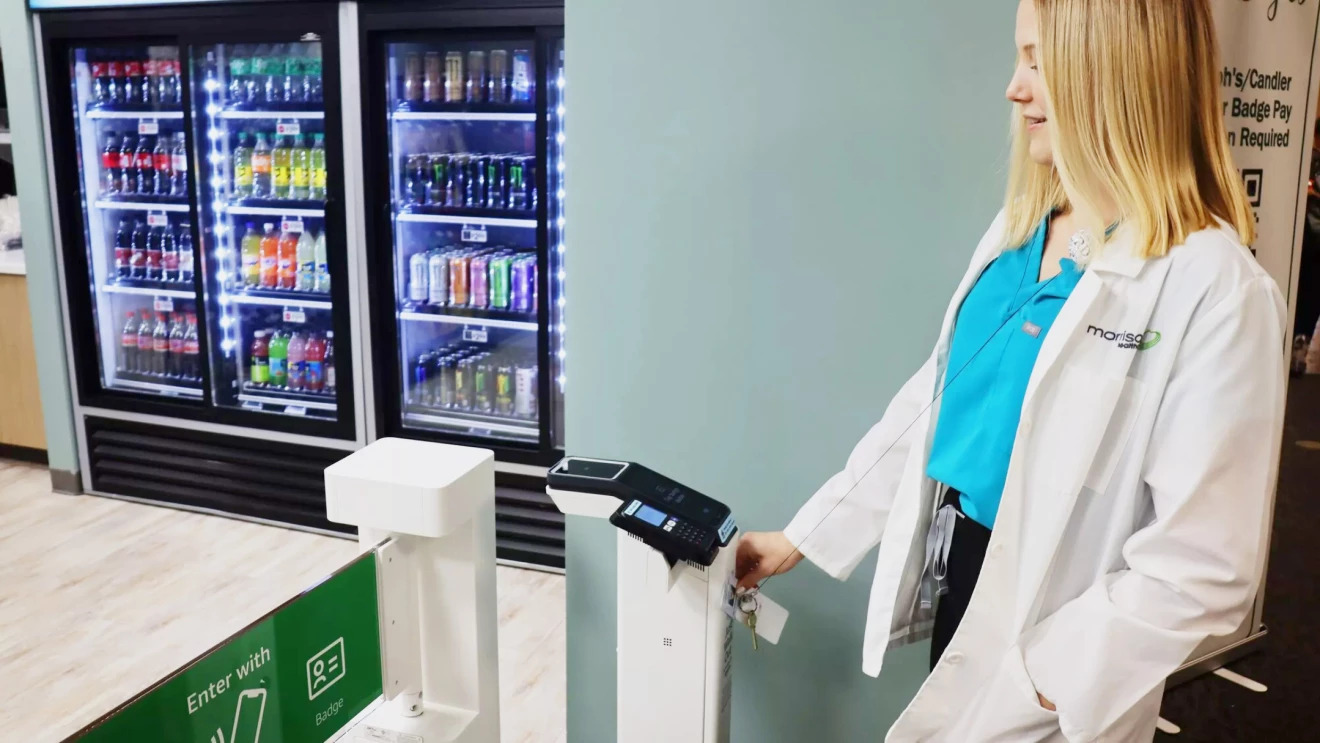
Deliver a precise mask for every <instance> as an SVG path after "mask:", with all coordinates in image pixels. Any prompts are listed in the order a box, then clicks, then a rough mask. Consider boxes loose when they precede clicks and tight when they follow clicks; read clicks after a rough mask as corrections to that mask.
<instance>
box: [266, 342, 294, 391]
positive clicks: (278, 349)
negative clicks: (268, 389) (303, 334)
mask: <svg viewBox="0 0 1320 743" xmlns="http://www.w3.org/2000/svg"><path fill="white" fill-rule="evenodd" d="M269 364H270V383H271V385H273V386H275V387H288V386H289V334H288V333H286V332H284V331H283V330H277V331H275V335H274V337H272V338H271V339H270V361H269Z"/></svg>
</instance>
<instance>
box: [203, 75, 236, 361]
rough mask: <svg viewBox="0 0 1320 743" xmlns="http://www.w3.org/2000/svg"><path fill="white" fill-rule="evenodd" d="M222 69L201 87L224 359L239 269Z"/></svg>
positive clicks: (231, 341)
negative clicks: (223, 125) (229, 216)
mask: <svg viewBox="0 0 1320 743" xmlns="http://www.w3.org/2000/svg"><path fill="white" fill-rule="evenodd" d="M217 51H219V50H217ZM217 56H218V55H217ZM221 69H227V68H226V67H225V65H224V64H223V63H222V62H221V61H220V60H216V69H215V70H208V72H210V73H212V74H209V75H208V76H207V78H206V83H205V85H204V87H205V88H206V116H207V132H206V135H207V136H206V139H207V145H208V146H207V156H206V160H207V164H208V165H209V166H210V167H209V170H210V172H211V195H212V196H213V197H214V198H215V201H213V202H211V212H212V214H213V216H214V218H215V230H214V232H215V257H216V265H217V267H218V268H217V270H216V273H215V280H216V283H217V284H218V285H219V287H220V350H221V351H223V352H224V355H225V358H233V356H234V349H235V348H236V347H237V346H238V341H237V340H236V339H235V334H236V333H237V332H238V331H237V325H238V311H237V310H236V309H235V305H234V302H233V301H232V298H231V297H230V295H229V285H230V284H229V282H230V279H232V278H233V277H234V276H236V275H237V273H238V268H237V267H236V265H235V262H234V238H233V230H232V229H230V227H229V222H228V220H227V219H226V218H225V212H226V210H227V208H228V201H227V198H226V197H227V196H228V193H229V189H228V184H229V180H228V178H227V177H226V176H228V174H229V167H230V163H229V162H228V160H229V158H228V152H227V151H226V150H227V149H228V144H229V138H228V137H227V136H225V135H226V131H225V130H224V129H221V128H219V124H220V113H221V108H222V106H221V99H220V94H221V90H222V89H223V86H221V85H220V81H219V79H218V77H217V76H218V75H219V71H220V70H221ZM227 128H228V126H227V125H226V129H227Z"/></svg>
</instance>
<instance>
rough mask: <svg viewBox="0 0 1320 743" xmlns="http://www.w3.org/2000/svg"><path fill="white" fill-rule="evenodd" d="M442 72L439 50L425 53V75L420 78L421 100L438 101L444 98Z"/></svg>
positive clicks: (427, 101)
mask: <svg viewBox="0 0 1320 743" xmlns="http://www.w3.org/2000/svg"><path fill="white" fill-rule="evenodd" d="M443 77H444V75H443V73H441V71H440V52H427V53H426V77H425V78H424V79H423V80H422V100H423V101H425V102H426V103H439V102H440V101H442V100H444V90H442V87H443V86H444V82H443Z"/></svg>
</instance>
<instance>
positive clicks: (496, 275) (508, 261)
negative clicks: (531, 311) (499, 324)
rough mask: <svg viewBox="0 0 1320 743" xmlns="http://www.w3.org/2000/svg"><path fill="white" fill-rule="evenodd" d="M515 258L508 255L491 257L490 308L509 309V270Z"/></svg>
mask: <svg viewBox="0 0 1320 743" xmlns="http://www.w3.org/2000/svg"><path fill="white" fill-rule="evenodd" d="M512 264H513V259H512V258H510V257H509V256H507V255H497V256H495V257H494V258H491V259H490V269H489V273H490V308H491V309H492V310H507V309H509V272H510V269H511V268H512Z"/></svg>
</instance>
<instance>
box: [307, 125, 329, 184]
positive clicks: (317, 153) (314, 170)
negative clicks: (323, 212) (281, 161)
mask: <svg viewBox="0 0 1320 743" xmlns="http://www.w3.org/2000/svg"><path fill="white" fill-rule="evenodd" d="M308 171H309V176H310V178H309V180H310V182H309V183H308V189H307V198H309V199H312V200H314V201H325V181H326V170H325V135H324V134H314V135H312V149H311V151H310V152H308Z"/></svg>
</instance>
